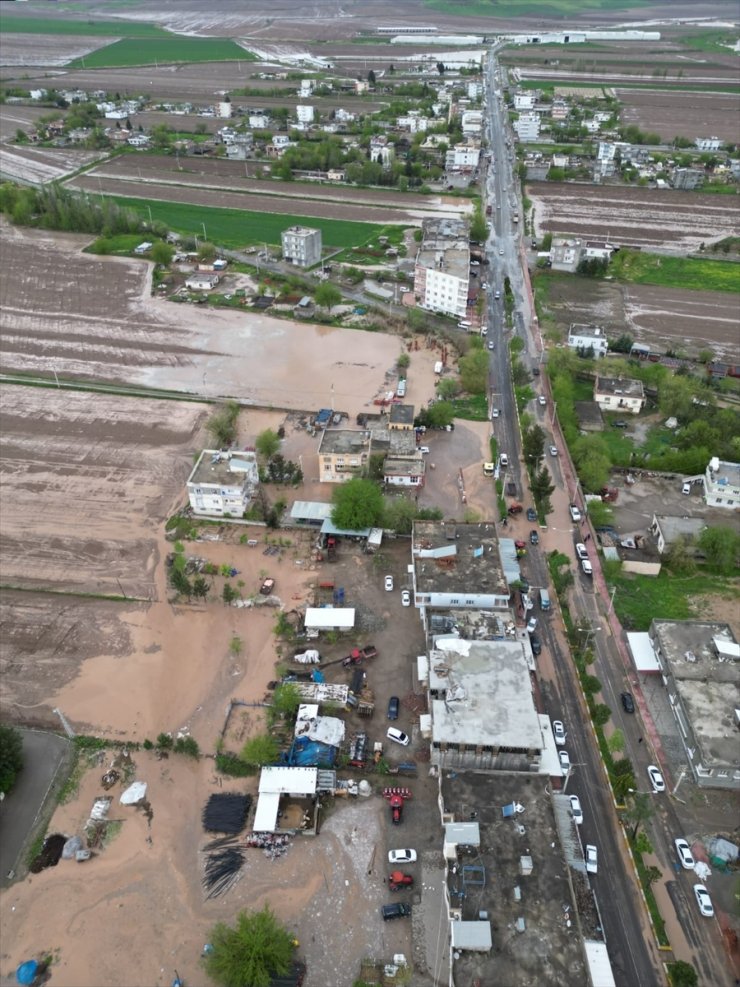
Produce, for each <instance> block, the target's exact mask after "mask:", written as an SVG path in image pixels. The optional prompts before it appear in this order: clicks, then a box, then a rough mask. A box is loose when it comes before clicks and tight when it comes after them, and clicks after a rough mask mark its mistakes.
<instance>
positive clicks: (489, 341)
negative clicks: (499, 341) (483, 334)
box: [488, 339, 493, 350]
mask: <svg viewBox="0 0 740 987" xmlns="http://www.w3.org/2000/svg"><path fill="white" fill-rule="evenodd" d="M488 349H489V350H492V349H493V340H492V339H489V340H488Z"/></svg>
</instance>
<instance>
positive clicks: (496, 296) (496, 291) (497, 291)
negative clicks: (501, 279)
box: [493, 288, 501, 299]
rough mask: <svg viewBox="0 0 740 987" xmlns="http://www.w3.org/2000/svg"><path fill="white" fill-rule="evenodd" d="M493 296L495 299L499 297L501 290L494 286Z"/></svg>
mask: <svg viewBox="0 0 740 987" xmlns="http://www.w3.org/2000/svg"><path fill="white" fill-rule="evenodd" d="M493 297H494V298H496V299H499V298H500V297H501V292H500V291H499V290H498V288H496V290H495V291H494V293H493Z"/></svg>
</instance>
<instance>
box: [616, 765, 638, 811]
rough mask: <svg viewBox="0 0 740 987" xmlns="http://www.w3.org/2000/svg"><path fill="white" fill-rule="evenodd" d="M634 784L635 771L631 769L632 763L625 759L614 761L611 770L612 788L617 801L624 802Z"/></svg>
mask: <svg viewBox="0 0 740 987" xmlns="http://www.w3.org/2000/svg"><path fill="white" fill-rule="evenodd" d="M636 784H637V782H636V781H635V769H634V768H633V767H632V761H630V760H629V758H626V757H623V758H621V759H620V760H619V761H615V762H614V768H613V769H612V787H613V788H614V795H615V796H616V798H617V801H619V802H624V800H625V799H626V798H627V795H628V794H629V791H630V789H631V788H632V789H633V788H634V787H635V785H636Z"/></svg>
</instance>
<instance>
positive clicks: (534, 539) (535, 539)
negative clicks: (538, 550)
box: [529, 528, 540, 545]
mask: <svg viewBox="0 0 740 987" xmlns="http://www.w3.org/2000/svg"><path fill="white" fill-rule="evenodd" d="M539 543H540V534H539V532H538V531H536V530H535V529H534V528H532V530H531V531H530V532H529V544H530V545H539Z"/></svg>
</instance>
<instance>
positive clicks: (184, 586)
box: [170, 566, 193, 599]
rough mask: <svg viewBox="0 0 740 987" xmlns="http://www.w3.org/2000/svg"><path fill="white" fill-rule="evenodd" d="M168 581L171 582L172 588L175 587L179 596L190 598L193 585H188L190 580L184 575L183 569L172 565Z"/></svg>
mask: <svg viewBox="0 0 740 987" xmlns="http://www.w3.org/2000/svg"><path fill="white" fill-rule="evenodd" d="M170 582H171V583H172V587H173V589H175V590H176V591H177V593H178V594H179V595H180V596H186V597H187V598H188V599H190V597H191V596H192V595H193V587H192V586H191V585H190V580H189V579H188V577H187V576H186V575H185V572H184V570H183V569H180V568H178V567H177V566H173V567H172V570H171V571H170Z"/></svg>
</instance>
